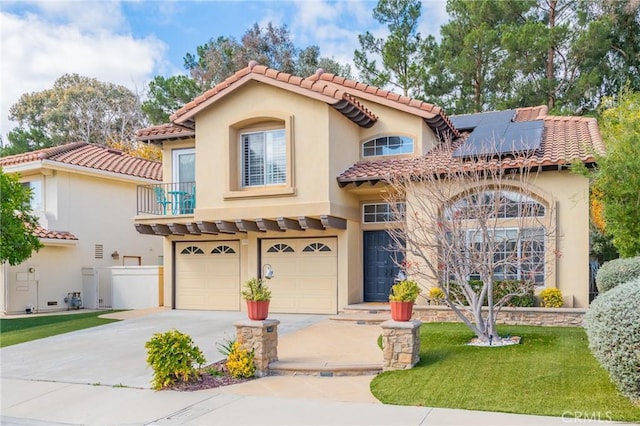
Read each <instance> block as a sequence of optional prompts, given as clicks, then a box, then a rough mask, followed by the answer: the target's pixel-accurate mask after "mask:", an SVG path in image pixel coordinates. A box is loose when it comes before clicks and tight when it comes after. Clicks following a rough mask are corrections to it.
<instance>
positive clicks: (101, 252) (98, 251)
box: [95, 244, 104, 259]
mask: <svg viewBox="0 0 640 426" xmlns="http://www.w3.org/2000/svg"><path fill="white" fill-rule="evenodd" d="M95 253H96V254H95V258H96V259H102V257H103V255H104V246H103V245H102V244H96V250H95Z"/></svg>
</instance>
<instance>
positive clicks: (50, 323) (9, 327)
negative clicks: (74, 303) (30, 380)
mask: <svg viewBox="0 0 640 426" xmlns="http://www.w3.org/2000/svg"><path fill="white" fill-rule="evenodd" d="M110 312H114V311H99V312H88V313H81V314H76V313H74V314H64V315H34V316H29V317H22V318H2V319H0V347H5V346H11V345H17V344H18V343H24V342H29V341H31V340H36V339H42V338H44V337H49V336H55V335H57V334H63V333H68V332H70V331H76V330H82V329H85V328H90V327H96V326H98V325H103V324H108V323H110V322H114V321H119V320H114V319H105V318H98V316H100V315H104V314H108V313H110Z"/></svg>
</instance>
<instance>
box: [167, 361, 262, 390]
mask: <svg viewBox="0 0 640 426" xmlns="http://www.w3.org/2000/svg"><path fill="white" fill-rule="evenodd" d="M199 373H200V377H199V378H198V379H194V380H191V381H189V382H179V383H176V384H175V385H174V386H172V387H170V388H168V389H170V390H175V391H185V392H192V391H199V390H204V389H213V388H219V387H221V386H229V385H235V384H237V383H244V382H248V381H249V380H253V379H254V378H253V377H252V378H249V379H239V378H235V377H232V376H231V374H229V370H228V369H227V360H222V361H218V362H215V363H213V364H209V365H207V366H205V367H202V368H201V369H200V370H199Z"/></svg>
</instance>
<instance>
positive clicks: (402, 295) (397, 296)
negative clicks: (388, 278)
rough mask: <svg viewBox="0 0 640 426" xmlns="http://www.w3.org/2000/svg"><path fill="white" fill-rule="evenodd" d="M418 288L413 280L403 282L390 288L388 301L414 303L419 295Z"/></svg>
mask: <svg viewBox="0 0 640 426" xmlns="http://www.w3.org/2000/svg"><path fill="white" fill-rule="evenodd" d="M420 291H421V290H420V286H418V283H417V282H415V281H413V280H403V281H400V282H399V283H396V284H394V285H392V286H391V294H390V295H389V300H390V301H392V302H415V301H416V299H417V298H418V295H419V294H420Z"/></svg>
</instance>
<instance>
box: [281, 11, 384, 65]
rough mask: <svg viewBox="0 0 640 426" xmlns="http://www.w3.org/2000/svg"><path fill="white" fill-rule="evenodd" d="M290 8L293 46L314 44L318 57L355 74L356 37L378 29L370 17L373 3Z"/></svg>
mask: <svg viewBox="0 0 640 426" xmlns="http://www.w3.org/2000/svg"><path fill="white" fill-rule="evenodd" d="M293 5H294V8H293V10H294V16H293V19H292V24H291V29H292V34H293V36H294V37H295V38H294V42H295V44H296V45H297V46H308V45H310V44H316V45H317V46H318V47H320V54H321V55H322V56H326V57H332V58H334V59H335V60H336V61H338V62H340V63H343V64H349V65H351V69H352V71H353V72H356V70H355V67H354V66H353V52H354V51H355V49H356V48H358V47H359V43H358V35H359V34H363V33H364V32H365V31H367V30H370V31H371V30H376V29H377V28H379V27H380V25H379V24H378V23H377V22H376V21H375V20H374V19H373V17H372V11H373V8H374V7H375V5H376V2H375V1H371V0H353V1H329V0H312V1H299V2H294V4H293Z"/></svg>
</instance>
